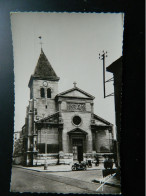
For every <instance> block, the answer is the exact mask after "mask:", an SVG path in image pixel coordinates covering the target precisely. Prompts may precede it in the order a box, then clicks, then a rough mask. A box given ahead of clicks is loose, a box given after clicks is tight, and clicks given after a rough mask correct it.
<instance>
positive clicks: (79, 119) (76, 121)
mask: <svg viewBox="0 0 146 196" xmlns="http://www.w3.org/2000/svg"><path fill="white" fill-rule="evenodd" d="M72 122H73V124H74V125H77V126H78V125H80V124H81V122H82V120H81V118H80V117H79V116H74V117H73V119H72Z"/></svg>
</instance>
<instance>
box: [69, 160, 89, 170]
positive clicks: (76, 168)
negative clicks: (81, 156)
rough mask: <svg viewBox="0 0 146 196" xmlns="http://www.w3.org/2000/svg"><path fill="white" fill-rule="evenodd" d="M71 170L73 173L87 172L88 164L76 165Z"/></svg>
mask: <svg viewBox="0 0 146 196" xmlns="http://www.w3.org/2000/svg"><path fill="white" fill-rule="evenodd" d="M71 169H72V171H79V170H86V169H87V168H86V162H84V161H83V162H81V163H74V164H73V165H72V168H71Z"/></svg>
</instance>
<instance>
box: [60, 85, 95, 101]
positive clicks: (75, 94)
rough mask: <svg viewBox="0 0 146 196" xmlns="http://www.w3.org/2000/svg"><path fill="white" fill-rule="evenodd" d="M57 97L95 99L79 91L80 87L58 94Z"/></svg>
mask: <svg viewBox="0 0 146 196" xmlns="http://www.w3.org/2000/svg"><path fill="white" fill-rule="evenodd" d="M57 97H76V98H86V99H94V96H92V95H90V94H89V93H87V92H85V91H83V90H81V89H79V88H78V87H74V88H72V89H69V90H67V91H64V92H62V93H60V94H58V95H57Z"/></svg>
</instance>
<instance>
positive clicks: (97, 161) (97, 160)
mask: <svg viewBox="0 0 146 196" xmlns="http://www.w3.org/2000/svg"><path fill="white" fill-rule="evenodd" d="M95 160H96V162H95V165H96V166H99V158H98V156H97V155H96V156H95Z"/></svg>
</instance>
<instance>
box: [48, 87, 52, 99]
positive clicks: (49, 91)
mask: <svg viewBox="0 0 146 196" xmlns="http://www.w3.org/2000/svg"><path fill="white" fill-rule="evenodd" d="M47 98H51V89H50V88H48V89H47Z"/></svg>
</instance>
